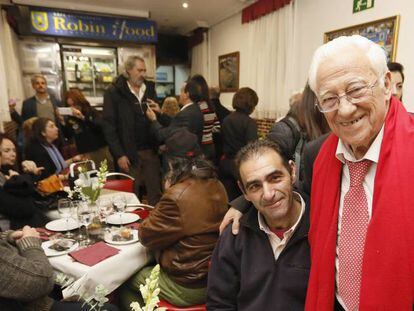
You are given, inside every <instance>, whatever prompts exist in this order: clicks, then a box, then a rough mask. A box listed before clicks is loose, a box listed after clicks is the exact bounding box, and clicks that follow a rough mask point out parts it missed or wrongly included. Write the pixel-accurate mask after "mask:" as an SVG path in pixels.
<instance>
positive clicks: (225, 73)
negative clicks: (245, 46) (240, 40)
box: [218, 52, 240, 92]
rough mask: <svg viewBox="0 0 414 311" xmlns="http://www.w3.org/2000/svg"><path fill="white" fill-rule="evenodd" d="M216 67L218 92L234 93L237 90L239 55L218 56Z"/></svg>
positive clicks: (236, 53)
mask: <svg viewBox="0 0 414 311" xmlns="http://www.w3.org/2000/svg"><path fill="white" fill-rule="evenodd" d="M218 65H219V67H218V73H219V86H220V91H221V92H236V91H237V90H238V89H239V77H240V53H239V52H234V53H230V54H225V55H221V56H219V58H218Z"/></svg>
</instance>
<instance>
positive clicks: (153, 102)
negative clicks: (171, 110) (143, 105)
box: [147, 98, 161, 113]
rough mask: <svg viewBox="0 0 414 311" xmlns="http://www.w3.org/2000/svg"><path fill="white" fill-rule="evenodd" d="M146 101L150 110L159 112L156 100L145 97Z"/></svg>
mask: <svg viewBox="0 0 414 311" xmlns="http://www.w3.org/2000/svg"><path fill="white" fill-rule="evenodd" d="M147 103H148V105H149V107H150V108H151V109H152V111H154V112H156V113H161V108H160V105H158V103H157V102H155V101H153V100H152V99H149V98H147Z"/></svg>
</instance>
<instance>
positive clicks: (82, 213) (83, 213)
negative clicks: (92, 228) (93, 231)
mask: <svg viewBox="0 0 414 311" xmlns="http://www.w3.org/2000/svg"><path fill="white" fill-rule="evenodd" d="M94 216H95V212H94V211H93V210H92V209H91V208H90V207H89V206H88V204H87V203H86V202H80V204H78V221H79V224H80V225H81V226H82V225H83V226H85V232H86V240H83V241H82V245H85V246H87V245H90V244H92V240H91V239H90V238H89V231H88V226H89V225H90V224H91V223H92V220H93V218H94Z"/></svg>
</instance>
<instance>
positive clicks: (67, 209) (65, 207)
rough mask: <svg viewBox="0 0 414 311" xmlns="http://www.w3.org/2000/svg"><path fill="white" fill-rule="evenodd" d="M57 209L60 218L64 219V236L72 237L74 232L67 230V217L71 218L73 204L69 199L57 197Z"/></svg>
mask: <svg viewBox="0 0 414 311" xmlns="http://www.w3.org/2000/svg"><path fill="white" fill-rule="evenodd" d="M57 209H58V212H59V215H60V217H61V218H63V219H65V221H66V233H65V237H67V238H73V236H74V234H73V233H72V232H70V231H69V219H71V218H72V214H73V204H72V201H71V200H69V199H59V201H58V205H57Z"/></svg>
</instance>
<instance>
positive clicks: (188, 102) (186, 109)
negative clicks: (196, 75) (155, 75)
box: [146, 81, 204, 146]
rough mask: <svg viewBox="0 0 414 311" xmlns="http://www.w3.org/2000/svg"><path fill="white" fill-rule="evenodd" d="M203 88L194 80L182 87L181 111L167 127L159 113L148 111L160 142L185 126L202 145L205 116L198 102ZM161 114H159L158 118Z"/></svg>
mask: <svg viewBox="0 0 414 311" xmlns="http://www.w3.org/2000/svg"><path fill="white" fill-rule="evenodd" d="M201 96H202V95H201V89H200V87H199V86H198V85H196V84H195V83H194V82H191V81H190V82H188V83H186V84H185V86H184V87H183V88H182V89H181V94H180V105H181V110H180V112H179V113H178V114H177V115H176V116H175V117H174V118H173V119H172V120H171V122H170V124H169V125H168V126H166V127H164V126H162V124H160V122H158V120H157V115H156V114H155V113H154V112H153V111H152V110H151V109H148V110H147V111H146V113H147V117H148V119H149V120H150V121H151V130H152V132H153V133H154V135H155V136H156V137H157V139H158V141H159V142H160V143H163V142H164V141H165V140H166V139H167V138H168V137H170V135H171V133H172V132H174V131H175V130H176V129H177V128H180V127H185V128H186V129H187V130H188V131H189V132H191V133H193V134H195V135H196V136H197V139H198V144H199V145H200V146H201V139H202V137H203V125H204V117H203V113H202V112H201V110H200V106H199V105H198V104H197V102H199V101H200V99H201ZM159 117H160V116H159V115H158V118H159Z"/></svg>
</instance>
